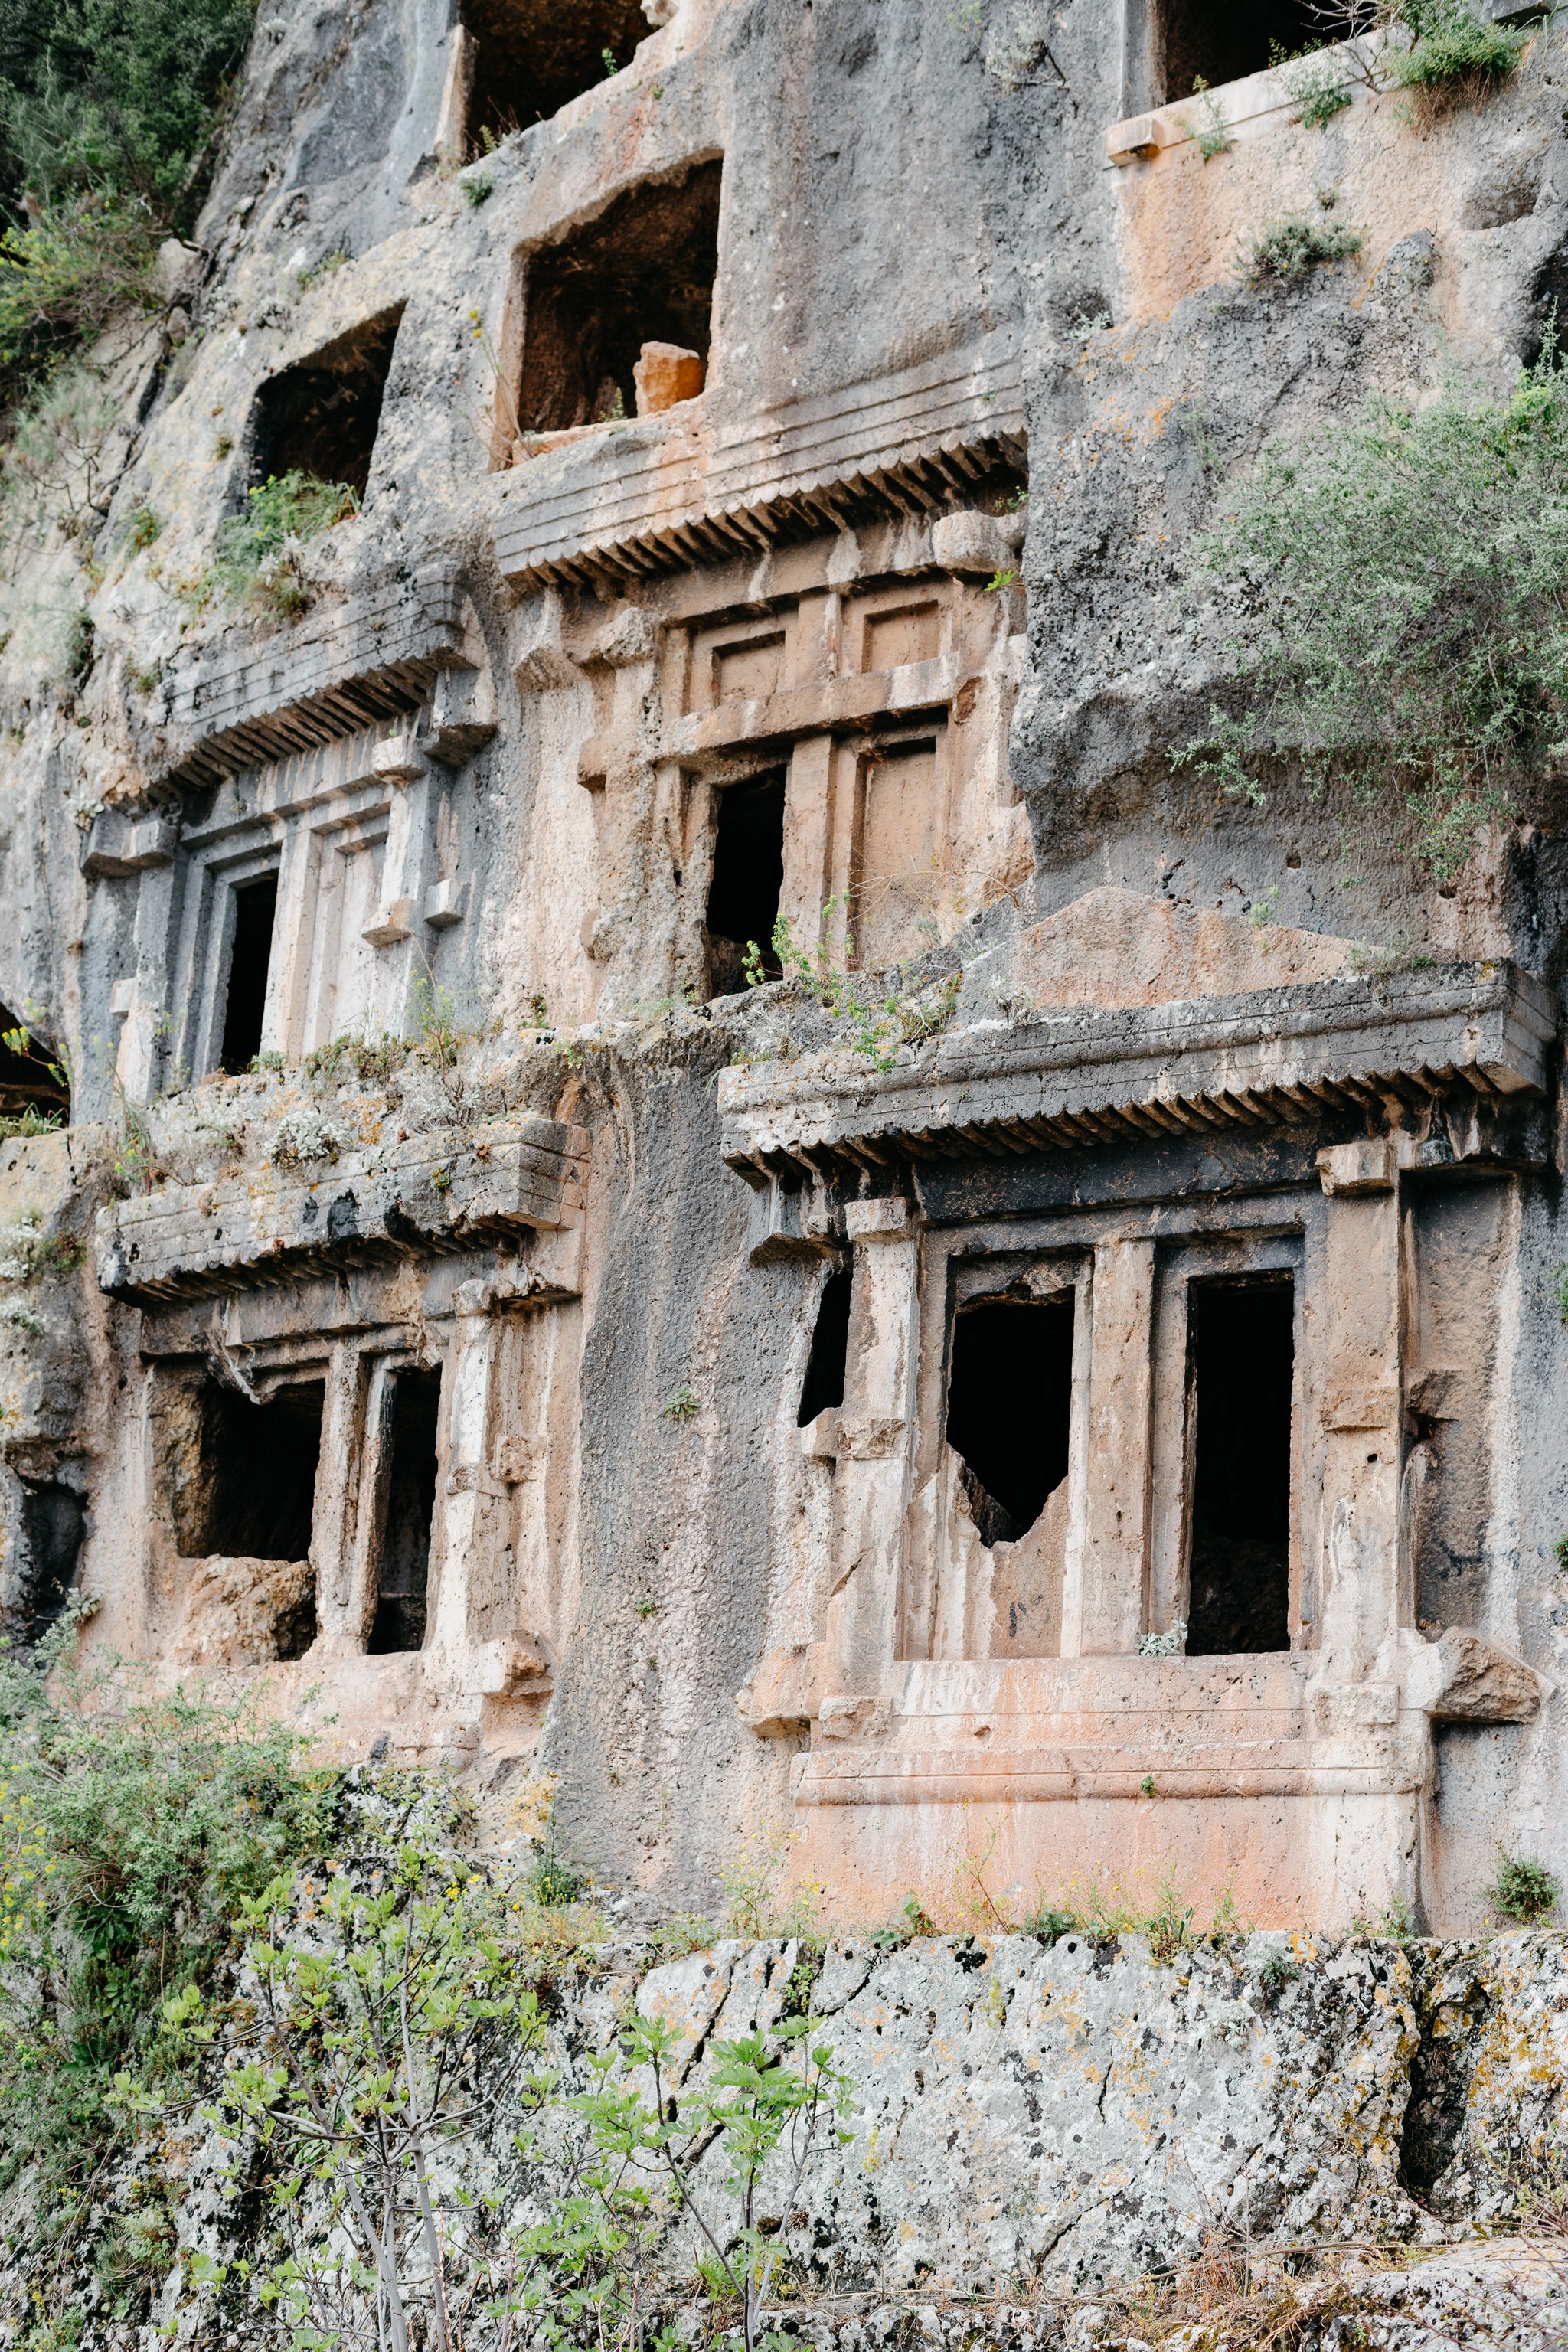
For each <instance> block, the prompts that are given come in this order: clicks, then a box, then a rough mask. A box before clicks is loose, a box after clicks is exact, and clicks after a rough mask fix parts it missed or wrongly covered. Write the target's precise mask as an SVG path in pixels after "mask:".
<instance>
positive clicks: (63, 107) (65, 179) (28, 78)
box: [0, 0, 253, 235]
mask: <svg viewBox="0 0 1568 2352" xmlns="http://www.w3.org/2000/svg"><path fill="white" fill-rule="evenodd" d="M252 14H253V7H252V0H0V138H3V140H4V148H5V159H4V160H5V168H6V172H7V175H8V177H9V178H10V180H11V183H12V184H13V186H14V187H15V188H26V189H27V190H28V191H29V192H30V194H32V195H33V196H34V197H35V198H36V199H37V201H38V202H39V203H40V204H42V205H46V206H52V205H60V204H64V203H67V202H68V201H69V200H70V199H72V198H76V197H81V196H85V195H93V196H98V197H100V198H103V197H116V198H119V199H121V200H122V201H125V202H135V203H138V204H140V205H142V206H143V207H144V208H145V212H146V215H147V218H148V220H149V222H150V224H151V226H153V228H154V229H155V230H156V231H158V232H159V233H161V234H165V235H166V234H169V233H171V232H174V233H182V232H184V231H187V230H188V229H189V228H190V226H191V224H192V221H193V219H194V217H195V208H196V206H197V205H198V204H199V202H200V197H201V191H202V183H203V179H204V176H205V171H206V168H207V165H208V163H209V162H210V159H211V153H212V143H213V139H214V136H215V133H216V126H217V122H218V120H219V116H220V111H221V107H222V102H223V100H224V98H225V96H226V91H227V89H228V85H229V83H230V81H231V79H232V77H233V75H234V74H235V72H236V71H237V68H238V65H239V62H240V59H241V58H242V57H243V56H244V53H245V45H246V43H247V40H248V39H249V37H250V26H251V19H252Z"/></svg>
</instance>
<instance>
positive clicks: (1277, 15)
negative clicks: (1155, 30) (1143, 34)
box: [1160, 0, 1335, 102]
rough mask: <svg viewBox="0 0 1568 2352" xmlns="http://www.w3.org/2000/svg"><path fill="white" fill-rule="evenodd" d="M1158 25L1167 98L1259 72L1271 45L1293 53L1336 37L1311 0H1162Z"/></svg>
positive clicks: (1212, 86)
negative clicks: (1199, 87)
mask: <svg viewBox="0 0 1568 2352" xmlns="http://www.w3.org/2000/svg"><path fill="white" fill-rule="evenodd" d="M1160 31H1161V35H1162V43H1161V46H1162V47H1163V53H1164V68H1165V70H1164V88H1163V90H1162V91H1161V92H1160V96H1161V97H1162V98H1163V100H1166V101H1167V102H1168V101H1169V100H1172V99H1177V98H1185V97H1187V96H1188V95H1189V93H1190V92H1191V90H1192V89H1193V88H1194V84H1196V83H1198V82H1205V83H1206V84H1207V85H1208V87H1209V88H1210V89H1213V88H1214V86H1215V83H1217V82H1222V81H1239V80H1240V79H1241V78H1242V76H1243V75H1244V74H1253V73H1261V72H1262V71H1263V69H1264V68H1265V67H1266V66H1267V65H1268V63H1269V57H1270V51H1271V50H1273V49H1275V48H1279V49H1283V50H1284V51H1285V53H1286V55H1287V56H1294V55H1295V53H1296V52H1297V51H1298V50H1300V49H1303V48H1307V47H1321V45H1322V44H1323V43H1324V42H1325V41H1327V40H1331V39H1333V38H1334V37H1335V33H1334V29H1333V27H1332V26H1331V25H1330V24H1329V22H1328V21H1327V19H1326V13H1325V12H1324V11H1323V10H1322V9H1321V8H1319V7H1317V6H1315V5H1313V0H1164V5H1163V9H1162V11H1161V25H1160Z"/></svg>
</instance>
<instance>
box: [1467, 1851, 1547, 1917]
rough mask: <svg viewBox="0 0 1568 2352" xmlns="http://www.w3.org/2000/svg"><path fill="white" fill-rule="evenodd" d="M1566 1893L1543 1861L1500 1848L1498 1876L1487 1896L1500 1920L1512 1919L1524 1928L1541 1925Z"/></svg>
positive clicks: (1487, 1891)
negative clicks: (1560, 1897)
mask: <svg viewBox="0 0 1568 2352" xmlns="http://www.w3.org/2000/svg"><path fill="white" fill-rule="evenodd" d="M1562 1892H1563V1889H1562V1886H1561V1885H1560V1884H1559V1882H1558V1881H1557V1880H1556V1879H1555V1878H1554V1877H1553V1876H1552V1873H1551V1871H1549V1870H1548V1869H1547V1867H1546V1864H1544V1863H1543V1862H1531V1860H1530V1859H1529V1858H1528V1856H1526V1855H1524V1854H1521V1853H1507V1852H1505V1850H1504V1849H1503V1848H1502V1847H1501V1846H1500V1847H1499V1848H1498V1870H1497V1876H1496V1877H1495V1878H1494V1879H1493V1881H1492V1883H1491V1885H1489V1887H1488V1888H1487V1890H1486V1897H1487V1901H1488V1902H1489V1904H1490V1905H1491V1907H1492V1909H1493V1910H1494V1911H1495V1912H1496V1913H1497V1916H1498V1917H1499V1918H1500V1919H1511V1920H1513V1921H1515V1923H1516V1924H1517V1925H1518V1926H1520V1927H1539V1925H1540V1924H1541V1922H1542V1920H1543V1919H1546V1918H1549V1917H1550V1916H1551V1915H1552V1912H1553V1911H1554V1910H1555V1909H1556V1907H1557V1899H1558V1897H1559V1895H1561V1894H1562Z"/></svg>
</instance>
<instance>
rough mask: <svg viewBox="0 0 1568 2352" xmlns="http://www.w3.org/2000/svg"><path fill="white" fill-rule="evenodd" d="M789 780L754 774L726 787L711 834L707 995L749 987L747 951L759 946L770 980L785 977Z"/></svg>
mask: <svg viewBox="0 0 1568 2352" xmlns="http://www.w3.org/2000/svg"><path fill="white" fill-rule="evenodd" d="M783 887H784V777H783V775H782V774H781V775H773V776H753V777H752V778H751V779H750V780H749V782H746V783H743V784H726V785H725V787H724V789H723V791H722V792H721V793H720V795H719V816H718V821H717V823H716V824H715V826H714V829H713V879H712V881H711V882H710V884H709V886H708V921H707V931H708V993H709V995H710V996H733V995H734V994H735V993H736V992H738V991H739V990H741V989H742V988H744V987H745V985H746V950H747V949H748V948H749V947H754V948H755V949H756V950H757V955H758V958H759V960H760V961H761V965H762V969H763V971H764V972H765V973H766V975H767V977H768V979H769V980H778V979H781V978H782V977H783V973H784V966H783V965H782V964H781V963H780V961H779V960H778V955H777V952H776V950H775V949H774V947H773V929H774V926H775V925H776V924H777V922H778V919H779V892H780V891H781V890H782V889H783Z"/></svg>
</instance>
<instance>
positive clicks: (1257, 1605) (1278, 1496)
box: [1187, 1275, 1295, 1657]
mask: <svg viewBox="0 0 1568 2352" xmlns="http://www.w3.org/2000/svg"><path fill="white" fill-rule="evenodd" d="M1294 1309H1295V1291H1294V1286H1293V1284H1292V1282H1291V1280H1290V1277H1289V1275H1281V1276H1276V1275H1268V1276H1250V1277H1246V1278H1243V1279H1240V1280H1237V1281H1229V1282H1226V1281H1220V1282H1204V1283H1194V1284H1193V1286H1192V1287H1191V1290H1190V1291H1189V1293H1188V1304H1187V1332H1188V1349H1189V1361H1190V1364H1191V1375H1190V1377H1191V1381H1192V1397H1193V1408H1194V1423H1195V1443H1194V1457H1193V1462H1194V1467H1193V1507H1192V1577H1191V1598H1190V1601H1189V1605H1188V1612H1187V1654H1188V1656H1189V1657H1213V1656H1217V1655H1220V1654H1224V1653H1226V1652H1232V1651H1257V1650H1288V1649H1289V1646H1290V1390H1291V1373H1292V1369H1293V1365H1294V1358H1295V1335H1294Z"/></svg>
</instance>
